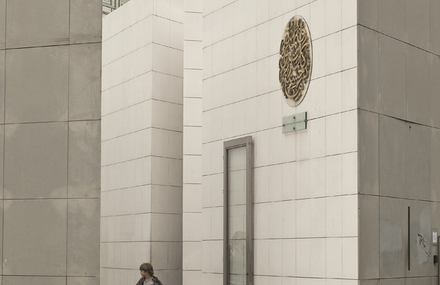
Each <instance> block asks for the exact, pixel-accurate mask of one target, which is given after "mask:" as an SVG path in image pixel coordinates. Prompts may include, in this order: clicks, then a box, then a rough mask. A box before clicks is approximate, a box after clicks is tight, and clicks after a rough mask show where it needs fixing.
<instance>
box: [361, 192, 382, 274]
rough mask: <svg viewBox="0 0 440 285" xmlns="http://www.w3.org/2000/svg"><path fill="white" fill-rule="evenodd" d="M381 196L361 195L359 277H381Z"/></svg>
mask: <svg viewBox="0 0 440 285" xmlns="http://www.w3.org/2000/svg"><path fill="white" fill-rule="evenodd" d="M379 242H380V240H379V197H377V196H367V195H360V196H359V257H360V258H359V278H361V279H372V278H378V277H379V249H380V244H379Z"/></svg>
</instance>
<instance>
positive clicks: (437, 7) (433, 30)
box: [429, 0, 440, 56]
mask: <svg viewBox="0 0 440 285" xmlns="http://www.w3.org/2000/svg"><path fill="white" fill-rule="evenodd" d="M429 24H430V41H429V42H430V50H431V52H433V53H435V54H436V55H439V56H440V37H439V36H438V35H440V1H438V0H432V1H430V6H429Z"/></svg>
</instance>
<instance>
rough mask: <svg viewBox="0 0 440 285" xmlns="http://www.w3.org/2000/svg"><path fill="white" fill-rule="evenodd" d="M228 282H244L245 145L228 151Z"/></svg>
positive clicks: (239, 284) (236, 284) (240, 283)
mask: <svg viewBox="0 0 440 285" xmlns="http://www.w3.org/2000/svg"><path fill="white" fill-rule="evenodd" d="M228 190H229V191H228V245H229V253H228V255H229V256H228V258H229V282H230V284H234V285H244V284H246V147H240V148H234V149H231V150H229V151H228Z"/></svg>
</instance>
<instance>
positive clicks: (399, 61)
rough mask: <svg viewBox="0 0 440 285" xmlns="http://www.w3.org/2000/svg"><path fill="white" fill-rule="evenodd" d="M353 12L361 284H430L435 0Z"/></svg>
mask: <svg viewBox="0 0 440 285" xmlns="http://www.w3.org/2000/svg"><path fill="white" fill-rule="evenodd" d="M358 17H359V25H358V42H359V53H358V65H359V69H358V70H359V72H358V82H359V86H358V87H359V88H358V108H359V111H358V116H359V117H358V122H359V123H358V128H359V134H358V135H359V146H358V147H359V156H358V160H359V192H360V198H359V205H360V220H359V275H360V278H361V279H362V280H363V281H361V284H368V285H370V284H403V282H409V281H410V280H411V282H415V283H414V284H416V283H417V284H431V282H434V281H436V276H437V274H438V273H437V266H436V265H434V263H433V255H434V254H436V253H437V247H436V246H432V239H431V238H430V235H431V233H430V232H431V229H432V228H439V226H440V216H439V215H440V212H439V210H440V208H439V206H440V205H439V202H440V179H439V173H440V163H439V161H440V113H439V107H440V38H439V34H440V1H438V0H406V1H379V0H374V1H371V0H358ZM408 207H410V222H409V223H408ZM408 226H410V237H409V239H408ZM419 234H420V235H421V236H423V237H424V238H425V239H426V240H427V242H428V244H427V248H425V249H423V248H422V246H421V242H420V236H418V235H419ZM408 243H409V244H410V247H411V249H410V250H409V252H410V254H409V255H408V249H407V248H408ZM425 250H426V251H425ZM408 257H409V258H410V270H409V269H408ZM410 277H411V278H412V279H408V278H410ZM367 279H376V280H375V281H367ZM404 279H406V280H407V281H405V280H404ZM406 284H409V283H406ZM411 284H412V283H411Z"/></svg>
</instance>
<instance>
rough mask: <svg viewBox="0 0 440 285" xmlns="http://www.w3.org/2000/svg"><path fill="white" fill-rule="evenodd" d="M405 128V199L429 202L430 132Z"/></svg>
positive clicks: (419, 126)
mask: <svg viewBox="0 0 440 285" xmlns="http://www.w3.org/2000/svg"><path fill="white" fill-rule="evenodd" d="M406 128H408V133H407V135H406V137H405V142H406V144H407V146H406V151H405V162H404V166H405V179H406V182H405V184H406V187H407V191H408V193H407V195H406V197H408V198H411V199H418V200H429V199H430V198H431V158H432V146H431V133H432V131H431V129H430V128H428V127H425V126H421V125H416V124H408V126H407V127H406ZM406 128H405V129H406ZM396 143H398V142H396ZM399 144H403V143H402V142H400V143H399ZM435 175H436V174H435ZM438 186H439V185H437V187H438Z"/></svg>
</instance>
